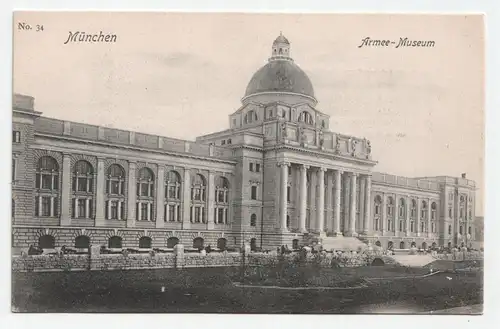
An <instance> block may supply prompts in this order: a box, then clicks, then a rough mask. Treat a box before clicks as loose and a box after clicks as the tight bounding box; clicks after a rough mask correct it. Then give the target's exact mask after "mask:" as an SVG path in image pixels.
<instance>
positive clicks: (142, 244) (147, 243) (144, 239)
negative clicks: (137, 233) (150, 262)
mask: <svg viewBox="0 0 500 329" xmlns="http://www.w3.org/2000/svg"><path fill="white" fill-rule="evenodd" d="M139 248H140V249H150V248H151V238H150V237H149V236H141V238H140V239H139Z"/></svg>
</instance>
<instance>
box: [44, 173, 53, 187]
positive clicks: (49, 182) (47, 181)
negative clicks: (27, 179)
mask: <svg viewBox="0 0 500 329" xmlns="http://www.w3.org/2000/svg"><path fill="white" fill-rule="evenodd" d="M42 189H44V190H51V189H52V175H42Z"/></svg>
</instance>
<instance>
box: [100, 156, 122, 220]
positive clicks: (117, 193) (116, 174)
mask: <svg viewBox="0 0 500 329" xmlns="http://www.w3.org/2000/svg"><path fill="white" fill-rule="evenodd" d="M106 179H107V181H106V198H107V200H106V205H105V206H106V208H105V213H106V214H105V215H106V219H124V218H125V170H124V169H123V168H122V166H120V165H118V164H112V165H111V166H109V168H108V171H107V177H106Z"/></svg>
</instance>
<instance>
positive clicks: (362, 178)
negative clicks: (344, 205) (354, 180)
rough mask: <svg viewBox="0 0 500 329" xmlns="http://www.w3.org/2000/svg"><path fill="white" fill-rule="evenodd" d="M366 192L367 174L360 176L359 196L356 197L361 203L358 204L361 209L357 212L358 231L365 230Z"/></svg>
mask: <svg viewBox="0 0 500 329" xmlns="http://www.w3.org/2000/svg"><path fill="white" fill-rule="evenodd" d="M365 192H366V178H365V176H359V198H357V199H356V202H359V205H356V206H357V208H358V209H359V210H358V211H357V213H359V216H358V217H357V218H356V230H357V231H358V233H363V232H364V230H365V229H364V224H365Z"/></svg>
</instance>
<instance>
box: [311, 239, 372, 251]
mask: <svg viewBox="0 0 500 329" xmlns="http://www.w3.org/2000/svg"><path fill="white" fill-rule="evenodd" d="M321 244H322V246H323V249H325V250H332V249H333V250H347V251H352V250H355V251H358V249H360V248H361V249H363V250H364V249H366V248H367V245H366V244H365V243H363V242H362V241H360V240H359V239H357V238H355V237H345V236H338V237H324V238H322V239H321Z"/></svg>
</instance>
